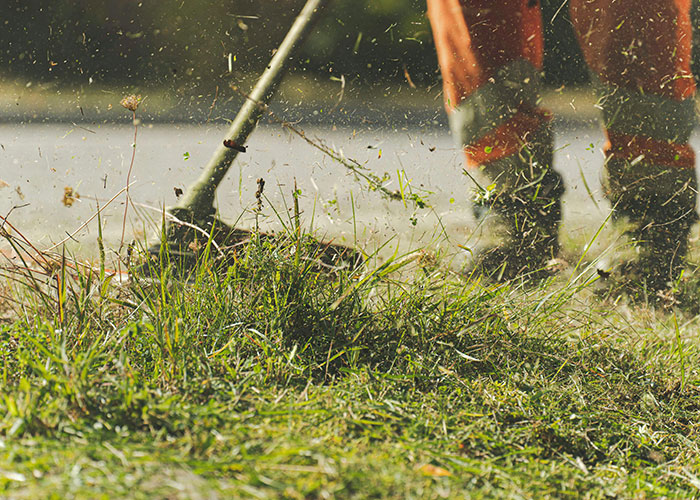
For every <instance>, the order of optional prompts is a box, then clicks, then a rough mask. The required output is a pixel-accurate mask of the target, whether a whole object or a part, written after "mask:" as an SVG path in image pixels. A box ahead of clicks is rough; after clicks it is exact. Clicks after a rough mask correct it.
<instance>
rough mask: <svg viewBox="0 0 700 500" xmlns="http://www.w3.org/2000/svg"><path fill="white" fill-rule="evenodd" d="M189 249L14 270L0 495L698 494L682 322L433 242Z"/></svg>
mask: <svg viewBox="0 0 700 500" xmlns="http://www.w3.org/2000/svg"><path fill="white" fill-rule="evenodd" d="M195 250H196V253H197V265H196V266H195V267H194V268H193V269H181V268H178V266H179V265H180V264H179V263H178V261H177V260H176V259H174V258H172V256H170V255H169V254H168V247H167V246H163V247H162V252H161V254H160V258H159V259H156V260H148V259H147V260H146V263H145V264H144V265H142V266H141V267H140V268H139V271H138V272H135V273H134V274H133V276H132V279H131V280H130V281H129V283H128V284H120V283H118V280H117V279H116V278H115V277H111V275H110V272H109V271H108V270H105V268H104V263H102V265H101V266H100V265H95V266H94V269H93V268H89V267H84V266H80V265H76V264H77V261H76V260H75V259H72V258H71V257H70V256H65V257H62V258H61V259H59V260H58V261H57V262H56V263H55V265H54V266H53V267H51V266H47V269H44V270H43V271H42V273H43V274H42V273H37V272H34V273H30V272H29V271H27V270H21V269H14V270H10V269H7V270H6V271H5V275H6V276H8V277H10V278H12V280H9V281H8V285H9V286H10V287H11V288H12V293H13V297H14V301H8V302H7V307H9V308H10V310H9V312H8V313H7V314H6V317H8V318H9V319H7V320H6V321H5V323H4V325H3V326H2V328H1V329H0V352H2V356H3V371H2V379H3V384H2V388H1V389H0V391H1V393H2V394H1V398H0V409H1V412H2V415H3V416H2V419H1V420H0V432H1V433H2V441H1V445H2V447H1V449H0V470H1V471H2V473H0V486H1V487H2V488H3V489H4V493H3V494H4V495H6V496H17V497H26V498H37V497H45V496H48V495H50V494H55V495H56V496H57V497H66V496H74V497H79V498H96V497H99V496H100V495H105V496H106V497H130V498H135V497H143V498H153V497H168V498H194V497H197V495H199V496H201V497H203V498H209V497H216V496H221V497H262V498H266V497H289V498H331V497H358V498H366V497H387V498H406V497H415V498H419V497H420V498H440V497H442V498H459V497H470V498H471V497H489V498H492V497H506V498H516V497H537V498H543V497H561V496H572V497H579V496H588V497H591V498H599V497H605V496H611V497H614V496H620V497H644V496H647V497H658V496H664V495H665V496H670V497H688V496H692V495H693V494H697V491H698V486H700V484H699V483H698V480H697V474H698V471H699V468H698V465H699V464H698V445H699V444H700V438H699V437H698V417H699V416H700V406H699V405H698V401H699V399H698V398H699V397H700V391H699V390H698V383H699V382H700V380H699V376H698V371H697V366H698V358H699V357H698V350H697V345H698V344H697V340H696V338H695V332H696V331H697V326H696V319H695V318H693V317H690V316H687V315H683V313H681V312H680V311H678V312H677V313H676V314H675V316H674V314H673V313H669V312H665V311H661V310H655V309H653V308H652V307H646V306H644V305H624V304H623V303H621V302H619V301H618V304H617V305H616V306H614V307H613V306H611V302H610V301H606V300H601V299H599V298H596V295H595V293H594V291H593V290H592V288H591V286H589V285H588V284H587V281H586V280H588V279H589V278H588V277H586V276H583V275H582V277H581V278H580V279H575V276H574V277H573V278H572V277H569V276H561V277H559V278H555V279H553V280H549V281H547V282H543V283H540V284H532V283H531V284H529V285H528V284H523V283H521V282H517V283H515V282H514V283H508V284H488V283H486V282H484V281H480V280H478V279H477V280H469V279H465V278H464V277H463V276H460V275H459V274H458V273H455V272H454V271H452V270H450V266H449V265H448V264H449V263H448V262H444V261H443V260H442V259H441V258H439V257H438V258H437V259H436V258H427V257H426V256H425V255H426V254H425V253H424V254H420V253H416V254H407V255H397V256H394V257H392V258H389V259H386V260H384V261H383V262H382V263H381V264H379V263H377V262H375V259H373V258H371V256H369V257H370V258H369V259H368V260H366V262H365V263H364V264H362V265H361V266H359V267H355V268H353V267H337V266H336V267H334V268H329V267H328V266H323V265H319V263H318V261H319V257H320V255H319V248H318V246H317V245H315V244H314V243H313V240H312V239H311V238H310V237H309V235H303V234H299V232H297V231H296V230H292V231H290V233H289V234H288V235H286V236H282V237H279V238H277V239H269V238H257V237H255V235H253V238H251V240H250V241H249V242H248V243H246V244H242V245H239V246H237V247H236V249H235V253H233V254H229V255H228V258H227V259H226V260H225V261H222V260H221V259H220V258H219V254H218V252H217V251H216V249H215V247H214V246H213V245H211V244H208V243H207V242H203V244H202V245H201V246H200V247H197V248H196V249H195ZM134 259H135V257H134ZM582 266H584V264H582ZM27 267H32V266H31V263H30V262H28V266H27ZM34 267H35V268H37V267H38V266H34ZM107 267H109V266H107Z"/></svg>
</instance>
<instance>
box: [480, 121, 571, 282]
mask: <svg viewBox="0 0 700 500" xmlns="http://www.w3.org/2000/svg"><path fill="white" fill-rule="evenodd" d="M552 151H553V148H552V141H551V131H550V129H549V127H545V128H543V130H542V131H540V133H539V134H538V137H537V138H536V140H533V141H531V142H529V143H528V144H526V145H525V146H524V147H523V148H522V149H521V150H520V151H519V153H517V154H515V155H512V156H509V157H506V158H501V159H499V160H496V161H493V162H490V163H488V164H486V165H484V166H482V167H480V169H479V170H480V172H481V174H483V175H482V177H485V178H486V179H487V180H486V182H489V183H490V184H489V185H488V187H480V188H477V192H476V196H475V205H476V206H475V209H476V210H475V212H476V213H477V214H478V213H482V214H483V213H485V212H487V211H492V212H493V213H494V214H496V215H497V221H498V222H499V226H500V231H498V232H497V235H498V236H499V237H500V240H501V242H500V243H499V244H496V245H493V246H491V247H488V248H486V249H484V250H482V251H480V252H479V253H478V254H477V255H476V257H475V259H474V262H473V263H472V264H471V265H470V266H468V269H467V271H468V272H469V273H470V274H471V273H474V272H477V273H482V274H484V275H486V276H488V277H490V278H491V279H495V280H497V281H505V280H510V279H513V278H516V277H519V276H524V277H530V278H543V277H546V276H549V275H550V274H551V270H550V269H548V266H547V264H548V262H549V261H550V260H552V259H554V258H555V257H556V256H557V254H558V253H559V238H558V233H559V226H560V223H561V196H562V194H563V193H564V182H563V180H562V178H561V176H560V175H559V174H558V173H557V172H555V171H554V170H553V169H552V167H551V165H552V156H553V153H552Z"/></svg>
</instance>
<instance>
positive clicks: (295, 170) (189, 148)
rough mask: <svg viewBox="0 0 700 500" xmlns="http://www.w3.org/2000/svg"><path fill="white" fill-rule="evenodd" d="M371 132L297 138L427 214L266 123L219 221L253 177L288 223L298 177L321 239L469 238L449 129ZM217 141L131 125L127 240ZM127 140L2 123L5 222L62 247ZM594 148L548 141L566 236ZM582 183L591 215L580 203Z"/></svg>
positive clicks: (598, 215) (112, 176)
mask: <svg viewBox="0 0 700 500" xmlns="http://www.w3.org/2000/svg"><path fill="white" fill-rule="evenodd" d="M368 127H369V126H368ZM368 127H364V128H362V127H358V128H356V129H350V128H348V129H337V130H326V129H323V128H319V127H314V128H310V129H307V130H306V132H307V135H308V136H310V137H316V138H318V139H319V140H322V141H324V142H325V143H326V144H327V145H330V146H332V147H333V148H334V149H336V150H338V151H342V152H343V153H344V154H345V155H346V156H347V157H351V158H354V159H356V160H358V161H360V162H363V163H364V162H366V165H367V167H368V168H369V169H371V170H372V171H374V172H376V173H379V174H382V173H384V172H387V173H388V174H389V175H390V176H391V178H392V180H393V183H392V184H391V185H390V186H389V187H392V188H393V187H398V186H397V171H402V172H403V174H402V175H404V176H405V178H406V179H409V180H410V182H411V185H412V186H413V188H414V189H425V190H427V191H431V192H432V193H433V194H429V195H427V197H428V200H429V201H430V203H431V205H432V206H433V207H434V209H433V210H419V211H417V212H415V213H414V210H413V209H412V208H411V207H410V206H409V207H408V208H406V207H404V206H403V205H402V204H401V203H397V202H390V201H385V200H383V199H382V198H381V197H380V196H379V195H378V194H377V193H373V192H368V191H367V190H366V189H364V186H363V184H362V182H360V181H355V180H354V179H353V177H351V176H349V175H347V173H346V172H345V171H344V169H343V167H342V166H340V165H339V164H337V163H336V162H334V161H333V160H331V159H330V158H327V157H325V156H324V155H323V154H322V153H320V152H319V151H317V150H315V149H314V148H312V147H311V146H309V145H308V144H306V143H304V142H303V141H302V140H300V139H299V138H297V137H293V136H291V135H290V134H289V133H287V132H286V131H284V130H282V129H280V128H278V127H273V126H264V127H261V128H259V129H258V130H257V131H256V132H255V133H254V135H253V136H252V137H251V138H250V141H249V143H248V144H249V148H248V152H246V153H245V154H241V155H239V158H238V160H237V161H236V163H235V164H234V166H233V167H232V169H231V171H230V173H229V175H228V177H227V178H226V179H225V180H224V183H223V185H222V186H221V188H220V189H219V192H218V203H219V208H220V211H221V213H222V215H223V217H224V218H225V219H226V220H227V221H233V220H240V224H241V225H244V226H250V225H251V224H252V215H251V214H250V213H249V212H248V211H247V210H248V209H250V208H251V207H252V206H253V205H254V202H255V197H254V193H255V190H256V182H255V180H256V179H257V178H258V177H263V178H265V180H266V181H267V184H266V187H265V194H266V195H267V196H268V198H269V202H268V203H266V207H265V210H264V213H265V215H266V219H265V221H264V224H263V225H264V226H267V227H279V226H280V223H279V221H278V219H277V215H275V213H274V212H273V210H272V209H271V206H270V205H272V206H274V207H275V208H276V209H277V211H278V213H279V214H280V216H281V217H282V219H285V218H286V215H285V214H286V209H285V202H284V200H285V199H286V200H287V203H289V200H290V199H291V197H290V196H289V195H290V193H291V191H292V186H293V182H294V178H296V179H297V182H298V184H299V188H300V189H301V190H302V193H303V198H302V200H301V208H302V210H303V211H304V221H305V222H306V224H311V223H312V221H313V225H314V227H315V228H316V229H317V230H318V231H319V233H320V234H322V235H326V236H328V237H333V238H336V239H337V240H339V241H346V242H352V241H353V240H354V239H355V238H357V240H358V241H359V242H360V243H362V244H363V245H366V246H367V247H368V248H372V247H374V246H376V245H377V244H379V243H380V242H384V241H386V240H387V239H388V238H389V237H394V238H395V240H394V241H397V242H401V244H402V245H403V246H404V247H407V246H419V245H423V244H427V243H429V242H430V241H436V240H439V239H440V238H441V237H440V235H441V233H442V228H443V227H444V228H445V231H446V233H447V234H448V235H449V236H450V238H451V240H452V241H453V242H454V243H455V244H463V243H465V242H467V241H469V234H471V232H472V229H473V227H474V221H473V219H472V217H471V214H470V210H469V203H468V197H469V193H468V185H469V182H468V180H467V179H466V178H465V176H464V175H463V174H462V167H461V165H462V157H461V153H460V152H459V151H458V150H457V149H456V148H455V147H454V145H453V143H452V138H451V137H450V135H449V132H448V130H446V128H445V127H440V126H438V127H435V126H433V127H431V128H425V129H420V130H418V129H416V130H409V129H400V130H391V129H387V128H383V129H382V128H375V129H372V128H368ZM222 139H223V129H222V128H221V127H219V126H212V125H206V126H205V125H201V126H189V125H187V126H186V125H166V124H154V125H144V126H141V127H140V128H139V131H138V138H137V141H136V160H135V163H134V168H133V173H132V181H133V185H132V187H131V196H132V199H133V200H134V202H135V203H136V208H137V210H134V209H133V208H131V207H130V208H129V224H128V231H127V239H131V238H133V237H136V238H141V239H142V238H143V237H144V235H147V236H148V237H152V234H153V230H154V227H155V226H156V225H157V224H159V221H160V214H159V210H161V209H162V207H164V206H170V205H172V204H174V203H175V201H176V197H175V189H174V188H181V189H187V186H188V184H189V183H190V182H191V181H192V180H193V179H195V178H196V177H197V175H198V173H199V171H200V169H201V167H202V165H203V164H204V163H205V162H206V161H207V159H208V157H209V155H210V154H211V152H212V151H213V150H214V148H215V147H216V145H217V144H218V143H219V141H221V140H222ZM693 142H694V144H695V146H696V147H699V149H700V136H698V135H697V134H696V135H694V137H693ZM132 143H133V128H132V127H131V126H130V125H128V124H127V125H123V126H120V125H112V124H110V125H85V126H84V127H83V126H82V125H81V126H76V125H72V124H2V125H0V145H1V146H2V147H1V148H0V165H1V167H0V179H2V180H3V181H5V182H6V183H7V184H9V186H6V187H3V188H0V213H2V214H3V215H4V214H7V213H8V212H9V211H10V210H11V209H12V207H18V208H15V209H14V210H13V211H12V213H11V215H10V220H11V221H12V222H13V224H15V225H16V226H17V227H18V228H20V229H21V230H22V231H23V232H24V233H25V234H26V235H27V236H29V237H30V238H31V239H32V240H33V241H35V242H36V243H37V245H38V246H39V247H47V246H49V245H51V244H52V243H55V242H57V241H60V240H62V239H63V238H65V237H66V235H67V233H69V232H70V233H72V232H73V231H75V229H76V228H77V227H79V226H80V224H81V223H82V222H84V221H85V220H86V219H87V218H89V217H90V216H91V215H92V214H93V213H94V212H95V210H96V206H97V204H96V200H99V202H100V204H101V205H104V204H105V202H106V201H107V200H109V199H110V198H111V197H112V196H113V195H114V194H115V193H117V192H118V191H119V190H120V189H121V188H123V187H124V186H125V179H126V175H127V170H128V167H129V163H130V160H131V153H132ZM602 144H603V136H602V133H601V132H600V130H598V129H595V128H588V127H586V128H580V129H576V128H574V129H568V130H558V133H557V141H556V147H557V153H556V159H555V166H556V168H557V169H558V170H559V171H560V172H561V173H562V174H563V175H564V177H565V179H566V182H567V186H568V192H567V195H566V198H565V208H564V217H565V221H566V224H565V229H566V234H567V235H568V236H569V237H571V238H574V239H580V238H582V237H585V235H588V234H591V233H592V231H594V229H595V227H596V226H597V224H599V223H600V222H601V221H602V220H603V219H604V217H605V210H606V205H605V203H604V202H603V201H602V200H601V198H600V182H599V171H600V165H601V163H602V154H601V152H600V149H601V146H602ZM583 177H585V179H586V181H587V183H588V185H589V187H590V189H591V191H592V193H593V195H594V198H595V199H596V202H597V203H598V205H599V206H600V209H598V208H597V206H596V204H595V203H594V201H593V200H592V199H591V197H590V196H589V194H588V190H587V189H586V188H585V186H584V182H583V180H582V179H583ZM66 187H70V188H72V189H73V190H74V191H75V192H77V193H78V194H79V195H80V198H79V199H78V200H77V201H76V202H75V203H74V204H73V205H72V206H70V207H69V206H65V204H64V203H63V197H64V189H65V188H66ZM351 196H352V200H354V206H355V210H354V220H353V210H352V207H351ZM147 207H150V208H147ZM123 214H124V196H123V195H122V196H120V197H119V198H118V199H117V200H116V201H115V202H113V203H112V205H111V206H110V207H109V208H108V209H106V210H105V212H104V217H103V220H104V224H105V234H106V242H107V245H108V246H109V247H111V248H116V247H118V245H119V240H120V236H121V230H122V218H123ZM412 219H413V220H412ZM413 222H415V225H414V224H413ZM96 236H97V226H96V224H95V223H92V224H90V225H89V226H87V227H86V228H85V229H84V230H82V231H79V232H78V233H77V234H76V235H75V236H74V238H75V240H77V241H78V242H80V244H81V245H82V246H81V245H78V244H77V243H75V242H73V243H72V246H73V248H76V247H79V248H80V252H83V253H88V254H89V253H94V251H95V248H96V245H95V241H96ZM471 241H472V242H473V238H472V240H471ZM392 245H393V243H392Z"/></svg>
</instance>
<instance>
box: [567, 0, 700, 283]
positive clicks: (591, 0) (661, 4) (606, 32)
mask: <svg viewBox="0 0 700 500" xmlns="http://www.w3.org/2000/svg"><path fill="white" fill-rule="evenodd" d="M571 17H572V21H573V23H574V26H575V28H576V32H577V36H578V38H579V42H580V45H581V48H582V51H583V54H584V57H585V59H586V62H587V63H588V65H589V67H590V69H591V71H592V72H593V74H594V78H595V79H596V80H597V82H596V83H597V85H598V87H599V90H600V96H601V100H600V104H601V107H602V109H603V118H604V120H605V129H606V133H607V137H608V144H607V145H606V149H605V154H606V162H605V173H606V179H605V189H606V195H607V197H608V198H609V199H610V201H611V203H612V204H613V207H614V209H615V213H616V214H617V215H621V216H623V217H627V218H629V219H630V221H631V222H633V223H634V224H635V226H636V228H635V230H634V232H633V237H634V238H635V239H636V240H637V241H638V242H639V245H640V250H641V259H640V265H641V270H642V271H643V272H644V273H646V275H647V283H648V284H649V285H650V286H651V287H652V288H657V289H661V288H665V287H666V286H667V284H668V282H669V281H672V280H675V279H676V278H677V277H678V275H679V273H680V270H681V269H682V266H683V260H684V257H685V254H686V252H687V245H688V234H689V232H690V228H691V226H692V224H693V223H694V222H695V221H696V219H697V214H696V210H695V204H696V194H697V182H696V177H695V155H694V152H693V150H692V149H691V147H690V146H689V145H688V140H689V137H690V133H691V131H692V129H693V126H694V124H695V101H694V99H693V97H694V94H695V81H694V79H693V75H692V73H691V70H690V48H691V42H692V32H691V24H690V0H644V1H640V0H571Z"/></svg>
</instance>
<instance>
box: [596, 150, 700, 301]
mask: <svg viewBox="0 0 700 500" xmlns="http://www.w3.org/2000/svg"><path fill="white" fill-rule="evenodd" d="M605 175H606V176H605V178H604V182H603V185H604V188H605V194H606V196H607V198H608V199H609V200H610V202H611V203H612V205H613V210H614V211H613V217H614V219H617V220H620V219H625V220H626V221H627V222H628V223H629V226H630V229H629V230H628V235H629V237H630V239H631V242H632V243H633V245H634V247H635V250H636V252H637V253H638V254H639V255H638V258H637V259H636V261H633V262H628V263H625V264H623V266H622V272H623V273H624V274H627V275H628V276H629V277H631V278H632V279H635V280H638V282H639V283H640V284H643V285H645V286H646V288H647V289H649V290H650V291H655V292H659V291H663V290H666V289H669V288H672V287H673V285H674V282H676V280H678V278H679V277H680V275H681V271H682V270H683V268H684V266H685V257H686V254H687V252H688V236H689V234H690V230H691V227H692V226H693V224H694V223H695V222H696V221H697V220H698V215H697V212H696V199H697V187H698V186H697V180H696V177H695V170H694V169H692V168H679V167H662V166H655V165H645V164H641V163H635V162H630V161H627V160H622V159H618V158H615V157H612V158H610V159H609V160H608V161H607V163H606V168H605Z"/></svg>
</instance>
